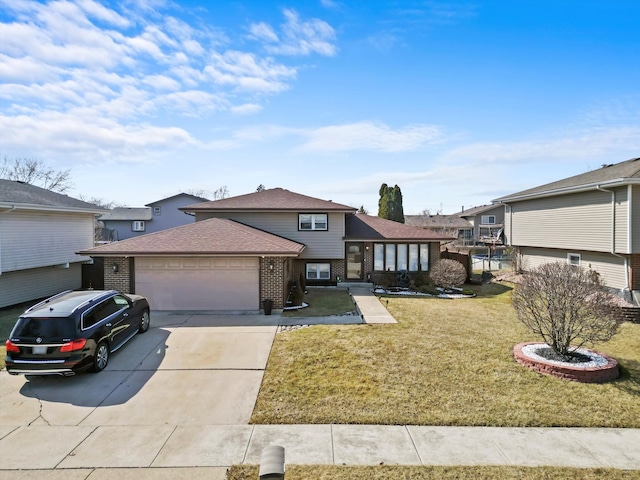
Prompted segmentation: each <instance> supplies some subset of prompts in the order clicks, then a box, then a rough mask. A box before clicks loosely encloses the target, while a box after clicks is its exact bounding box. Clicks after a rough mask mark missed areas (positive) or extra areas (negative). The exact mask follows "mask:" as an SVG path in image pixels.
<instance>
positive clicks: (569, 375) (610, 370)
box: [513, 342, 620, 383]
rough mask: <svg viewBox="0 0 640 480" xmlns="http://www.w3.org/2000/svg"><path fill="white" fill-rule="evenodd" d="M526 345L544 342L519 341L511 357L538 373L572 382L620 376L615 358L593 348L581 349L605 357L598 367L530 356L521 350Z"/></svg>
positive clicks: (611, 378)
mask: <svg viewBox="0 0 640 480" xmlns="http://www.w3.org/2000/svg"><path fill="white" fill-rule="evenodd" d="M527 345H540V346H542V345H546V344H545V343H543V342H525V343H519V344H518V345H516V346H515V347H513V358H514V359H515V361H516V362H518V363H519V364H521V365H524V366H526V367H529V368H531V369H532V370H535V371H536V372H538V373H542V374H543V375H551V376H554V377H558V378H562V379H565V380H572V381H574V382H580V383H602V382H608V381H610V380H614V379H616V378H618V377H619V376H620V372H619V371H618V362H617V360H616V359H615V358H612V357H609V356H608V355H604V354H602V353H600V352H596V351H595V350H589V349H587V348H585V349H583V350H587V351H588V352H591V353H594V354H596V355H599V356H600V357H602V358H604V359H606V360H607V363H606V364H605V365H601V366H598V367H581V366H579V365H575V366H574V365H566V364H558V363H553V362H550V361H545V360H539V359H535V358H531V357H529V356H527V355H525V354H524V353H523V352H522V348H523V347H525V346H527Z"/></svg>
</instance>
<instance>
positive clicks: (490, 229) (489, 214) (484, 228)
mask: <svg viewBox="0 0 640 480" xmlns="http://www.w3.org/2000/svg"><path fill="white" fill-rule="evenodd" d="M455 215H457V216H458V217H460V218H462V219H464V220H467V221H468V222H469V223H470V224H471V226H472V238H473V242H474V243H476V244H496V243H502V232H503V228H504V205H482V206H479V207H473V208H468V209H466V210H462V211H460V212H458V213H456V214H455Z"/></svg>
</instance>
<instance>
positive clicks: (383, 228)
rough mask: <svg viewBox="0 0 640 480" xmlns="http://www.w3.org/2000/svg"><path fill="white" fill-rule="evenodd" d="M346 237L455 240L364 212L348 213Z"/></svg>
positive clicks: (356, 238)
mask: <svg viewBox="0 0 640 480" xmlns="http://www.w3.org/2000/svg"><path fill="white" fill-rule="evenodd" d="M345 236H346V239H347V240H348V241H355V240H360V241H367V240H381V241H425V242H433V241H440V240H453V237H450V236H448V235H442V234H440V233H437V232H433V231H431V230H425V229H423V228H418V227H412V226H409V225H405V224H404V223H399V222H394V221H393V220H387V219H385V218H380V217H373V216H371V215H364V214H362V213H358V214H354V215H347V217H346V235H345Z"/></svg>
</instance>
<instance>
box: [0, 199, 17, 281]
mask: <svg viewBox="0 0 640 480" xmlns="http://www.w3.org/2000/svg"><path fill="white" fill-rule="evenodd" d="M16 208H17V207H16V206H15V205H12V206H11V208H10V209H9V210H5V211H4V212H0V215H3V214H5V213H11V212H13V211H14V210H15V209H16ZM0 275H2V243H1V242H0Z"/></svg>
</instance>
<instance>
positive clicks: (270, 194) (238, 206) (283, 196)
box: [180, 188, 357, 212]
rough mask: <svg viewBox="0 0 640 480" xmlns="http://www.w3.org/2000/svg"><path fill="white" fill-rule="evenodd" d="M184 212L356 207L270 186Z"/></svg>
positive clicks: (343, 208)
mask: <svg viewBox="0 0 640 480" xmlns="http://www.w3.org/2000/svg"><path fill="white" fill-rule="evenodd" d="M180 210H184V211H185V212H219V211H223V212H224V211H230V210H233V211H256V210H257V211H305V212H355V211H356V210H357V209H356V208H354V207H349V206H347V205H341V204H339V203H334V202H332V201H331V200H321V199H319V198H314V197H308V196H306V195H302V194H300V193H295V192H290V191H289V190H285V189H283V188H271V189H268V190H262V191H260V192H254V193H248V194H246V195H238V196H236V197H229V198H223V199H221V200H212V201H210V202H203V203H197V204H195V205H189V206H187V207H182V208H180Z"/></svg>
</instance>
